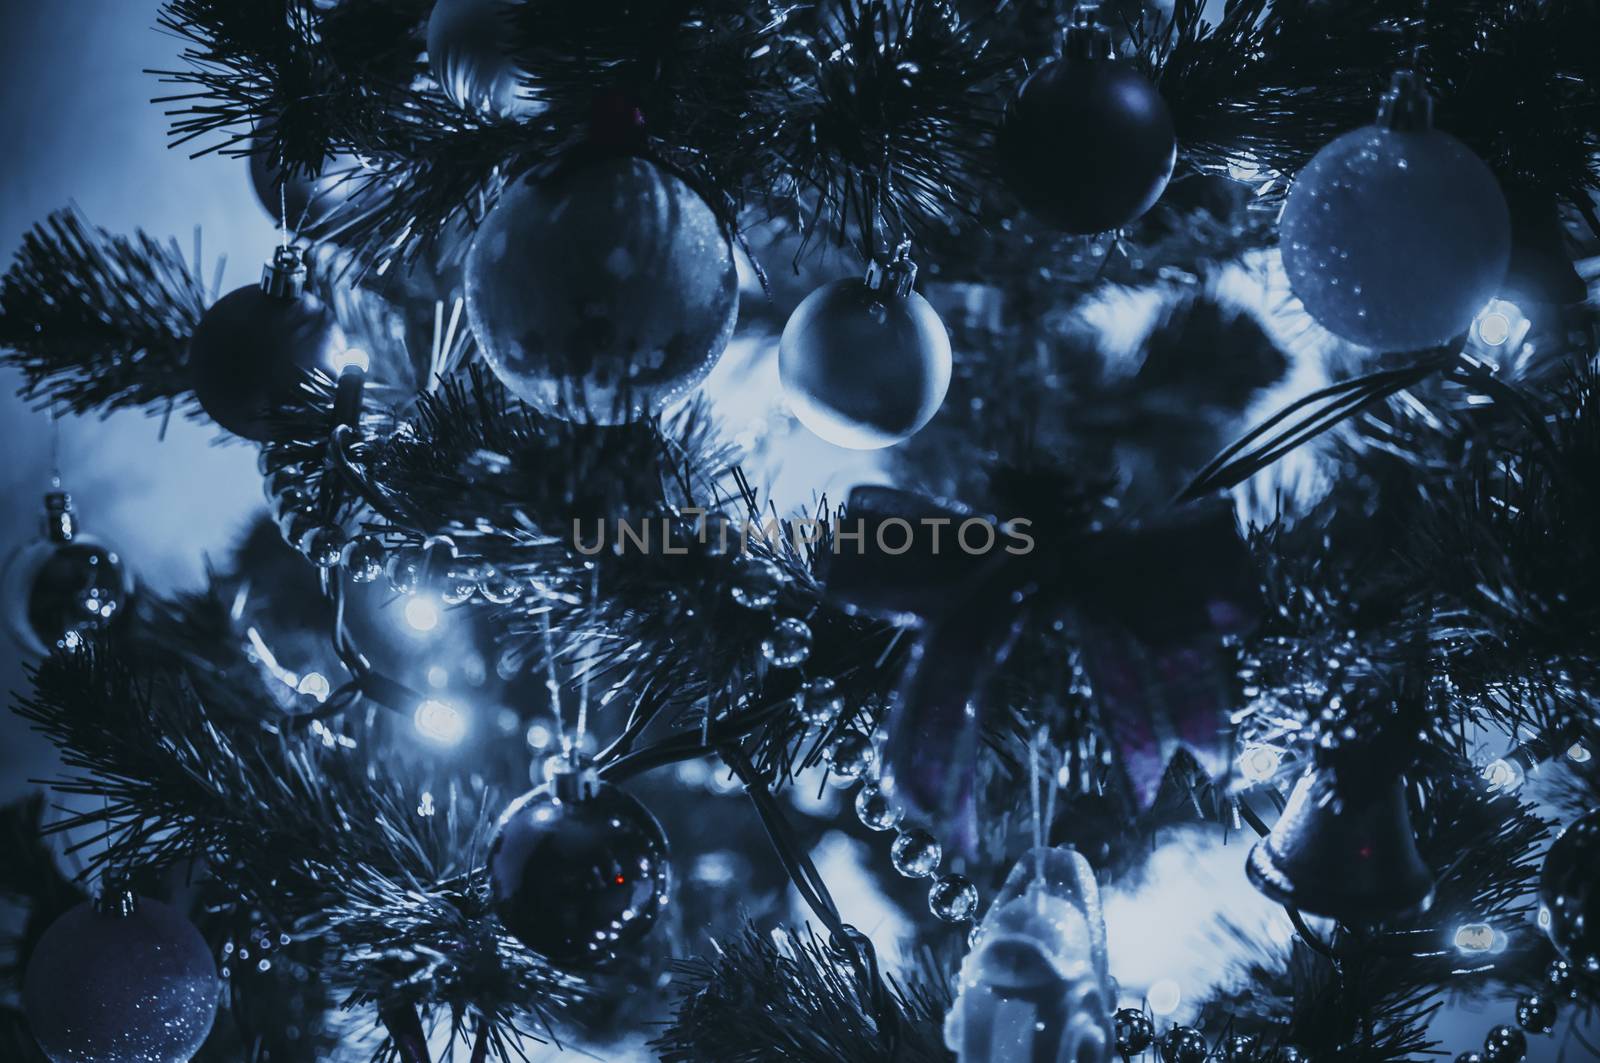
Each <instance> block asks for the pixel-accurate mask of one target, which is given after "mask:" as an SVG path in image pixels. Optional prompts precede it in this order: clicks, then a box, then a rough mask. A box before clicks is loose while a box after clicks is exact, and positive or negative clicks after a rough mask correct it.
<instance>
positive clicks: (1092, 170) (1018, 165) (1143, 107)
mask: <svg viewBox="0 0 1600 1063" xmlns="http://www.w3.org/2000/svg"><path fill="white" fill-rule="evenodd" d="M1080 10H1081V9H1080ZM1064 52H1065V54H1064V55H1063V57H1062V58H1061V59H1058V60H1056V61H1055V62H1052V63H1049V64H1047V65H1046V66H1043V67H1041V68H1040V69H1039V70H1038V71H1036V72H1035V73H1034V74H1033V76H1032V77H1030V78H1028V80H1027V81H1025V82H1023V85H1022V88H1021V89H1020V90H1019V91H1018V93H1017V96H1016V99H1014V100H1013V101H1012V102H1011V105H1010V106H1009V107H1008V108H1007V110H1006V115H1005V121H1004V123H1003V124H1002V125H1001V128H1000V137H999V142H998V148H999V152H1000V162H1001V166H1002V168H1003V170H1004V172H1005V176H1006V179H1007V183H1008V184H1009V185H1010V187H1011V190H1012V192H1013V193H1014V194H1015V195H1016V197H1017V199H1018V200H1020V201H1021V202H1022V204H1023V206H1025V207H1027V208H1028V210H1029V211H1031V212H1032V213H1033V214H1035V215H1036V216H1038V217H1039V218H1040V219H1042V220H1043V221H1045V222H1047V223H1049V224H1050V225H1053V226H1055V227H1056V228H1058V229H1062V230H1064V231H1066V232H1069V233H1097V232H1103V231H1105V230H1107V229H1117V228H1121V227H1122V226H1124V225H1127V224H1129V223H1130V222H1133V221H1134V220H1136V219H1137V218H1138V217H1139V216H1140V215H1142V214H1144V212H1145V211H1147V210H1149V209H1150V208H1151V207H1152V206H1154V205H1155V202H1156V200H1158V199H1160V198H1161V193H1162V191H1163V190H1164V189H1165V188H1166V187H1167V182H1168V181H1169V180H1171V179H1172V168H1173V164H1174V163H1175V162H1176V161H1177V152H1178V142H1177V138H1176V136H1175V135H1174V132H1173V128H1172V116H1171V115H1170V114H1169V113H1168V112H1167V105H1166V102H1165V101H1164V100H1162V98H1161V94H1160V93H1159V92H1157V91H1156V89H1155V86H1154V85H1152V84H1150V82H1149V80H1148V79H1146V78H1145V76H1144V75H1143V74H1141V73H1140V72H1139V71H1138V69H1137V68H1136V67H1134V66H1133V65H1132V64H1131V63H1126V62H1121V61H1118V60H1116V59H1114V58H1112V51H1111V46H1110V39H1109V37H1108V36H1106V32H1105V30H1104V29H1103V28H1101V27H1099V26H1096V25H1094V24H1093V23H1092V22H1091V21H1089V19H1088V16H1087V15H1084V16H1080V18H1079V21H1078V23H1077V24H1075V25H1074V26H1073V27H1072V28H1071V29H1070V30H1069V31H1068V34H1067V41H1066V46H1065V49H1064Z"/></svg>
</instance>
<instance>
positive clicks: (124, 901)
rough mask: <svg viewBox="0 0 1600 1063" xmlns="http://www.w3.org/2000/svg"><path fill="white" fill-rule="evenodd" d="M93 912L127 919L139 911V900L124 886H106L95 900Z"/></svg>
mask: <svg viewBox="0 0 1600 1063" xmlns="http://www.w3.org/2000/svg"><path fill="white" fill-rule="evenodd" d="M94 910H95V911H96V912H99V913H100V914H101V915H109V916H112V917H114V918H117V919H127V918H129V917H131V916H133V915H134V914H135V913H137V912H138V911H139V898H138V897H137V896H136V895H135V894H134V892H133V891H132V890H130V889H128V888H127V887H126V886H107V887H106V888H105V889H104V890H102V891H101V893H100V896H98V897H96V898H95V900H94Z"/></svg>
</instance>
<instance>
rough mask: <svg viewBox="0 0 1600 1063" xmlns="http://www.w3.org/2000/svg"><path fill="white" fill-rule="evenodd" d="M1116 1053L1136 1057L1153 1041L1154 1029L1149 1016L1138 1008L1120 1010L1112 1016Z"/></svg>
mask: <svg viewBox="0 0 1600 1063" xmlns="http://www.w3.org/2000/svg"><path fill="white" fill-rule="evenodd" d="M1113 1027H1114V1028H1115V1032H1116V1039H1117V1051H1118V1052H1121V1053H1122V1054H1123V1055H1125V1056H1136V1055H1138V1054H1139V1053H1140V1052H1143V1051H1144V1050H1145V1049H1147V1048H1149V1047H1150V1043H1151V1042H1152V1041H1154V1040H1155V1037H1156V1028H1155V1025H1154V1024H1153V1023H1152V1022H1151V1021H1150V1016H1148V1015H1146V1014H1145V1013H1144V1012H1142V1011H1140V1010H1139V1009H1138V1008H1122V1009H1120V1010H1118V1012H1117V1014H1116V1015H1115V1016H1113Z"/></svg>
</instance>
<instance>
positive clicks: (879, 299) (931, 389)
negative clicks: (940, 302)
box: [778, 254, 951, 450]
mask: <svg viewBox="0 0 1600 1063" xmlns="http://www.w3.org/2000/svg"><path fill="white" fill-rule="evenodd" d="M914 277H915V267H913V266H911V264H910V262H909V260H907V259H905V258H904V256H903V254H902V255H901V256H898V257H896V259H895V260H894V261H892V262H890V263H888V265H886V266H881V267H880V266H876V265H875V266H874V267H873V270H872V271H870V272H869V273H868V275H867V277H866V279H864V280H856V279H846V280H836V281H833V282H831V283H829V284H825V285H823V286H822V287H821V288H818V289H817V290H816V291H814V292H812V293H811V294H810V295H808V296H806V298H805V300H804V301H803V302H801V304H800V305H799V306H798V307H796V308H795V312H794V313H793V314H791V315H790V317H789V323H788V324H786V325H785V326H784V328H783V338H782V340H781V341H780V342H779V344H778V375H779V377H780V378H781V379H782V381H783V390H784V394H785V395H786V396H787V397H788V400H789V408H790V409H791V410H793V411H794V415H795V416H796V417H798V418H799V419H800V423H801V424H803V425H805V426H806V427H807V428H809V429H810V430H811V431H812V432H814V433H815V434H816V435H818V436H820V437H821V438H822V439H824V440H826V441H828V442H829V443H832V444H834V445H836V446H841V447H849V448H851V449H852V450H877V449H879V448H881V447H890V446H894V445H895V444H896V443H900V442H903V441H904V440H906V439H907V438H909V437H910V436H911V435H912V434H913V433H914V432H916V431H917V430H918V429H920V428H921V427H922V426H923V425H925V424H927V423H928V421H929V420H930V419H932V417H933V415H934V414H935V413H937V412H938V410H939V405H940V404H941V403H942V402H944V396H945V392H946V391H947V390H948V389H949V387H950V365H951V357H950V335H949V333H948V332H946V331H945V327H944V322H943V321H941V320H939V315H938V314H937V313H936V312H935V311H934V309H933V307H932V306H930V305H928V301H927V300H926V299H924V298H923V297H922V296H921V295H918V294H917V293H916V292H914V291H912V290H911V281H912V279H913V278H914Z"/></svg>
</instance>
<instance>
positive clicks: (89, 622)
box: [0, 491, 133, 653]
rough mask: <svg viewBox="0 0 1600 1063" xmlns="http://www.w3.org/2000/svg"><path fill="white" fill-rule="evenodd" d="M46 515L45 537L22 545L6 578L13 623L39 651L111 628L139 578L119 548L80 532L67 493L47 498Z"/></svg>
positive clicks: (0, 583)
mask: <svg viewBox="0 0 1600 1063" xmlns="http://www.w3.org/2000/svg"><path fill="white" fill-rule="evenodd" d="M45 511H46V516H45V531H46V534H45V536H44V537H43V538H41V539H38V540H36V541H34V542H31V543H27V544H25V545H23V546H21V547H19V548H18V549H17V551H16V552H15V553H14V554H12V555H11V557H10V559H9V560H7V562H6V566H5V572H4V576H3V577H0V602H4V607H5V612H6V620H7V624H8V626H9V627H10V629H11V633H12V635H13V637H14V638H15V639H16V640H17V642H18V644H19V645H21V646H22V647H23V648H24V649H27V650H29V651H30V652H33V653H48V652H50V651H51V650H55V649H59V648H63V647H67V646H71V645H73V644H74V643H75V642H76V641H77V640H78V637H80V636H82V635H83V634H84V633H85V632H88V631H96V630H100V629H102V628H106V627H109V626H110V625H111V624H112V623H114V622H115V621H116V620H118V619H120V618H121V617H122V616H123V614H124V613H125V612H126V611H127V605H128V601H129V599H130V598H132V596H133V574H132V573H131V572H129V571H128V568H127V566H126V565H124V564H123V563H122V559H121V557H119V556H118V555H117V552H116V551H115V550H113V549H112V548H111V547H109V546H106V545H105V544H104V543H101V542H99V541H97V540H96V539H95V538H93V537H92V536H89V535H85V534H84V533H83V531H82V530H81V529H79V528H78V526H77V519H76V516H75V514H74V513H73V510H72V500H71V498H70V497H69V496H68V495H67V494H66V493H65V492H63V491H53V492H51V493H50V494H48V495H46V496H45Z"/></svg>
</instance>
